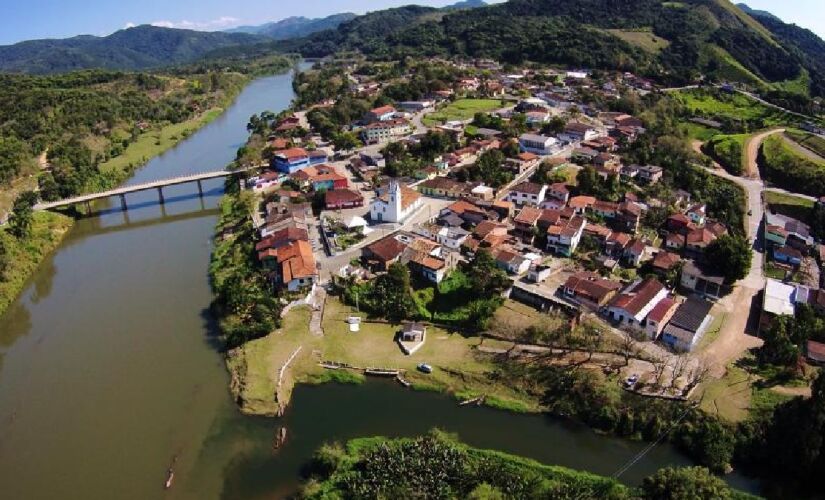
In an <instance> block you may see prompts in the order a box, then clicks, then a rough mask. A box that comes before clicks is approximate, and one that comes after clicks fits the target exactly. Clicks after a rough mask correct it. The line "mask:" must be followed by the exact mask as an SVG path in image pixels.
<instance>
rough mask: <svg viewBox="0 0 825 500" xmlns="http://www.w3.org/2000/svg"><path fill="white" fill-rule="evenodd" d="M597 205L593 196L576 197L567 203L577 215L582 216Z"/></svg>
mask: <svg viewBox="0 0 825 500" xmlns="http://www.w3.org/2000/svg"><path fill="white" fill-rule="evenodd" d="M595 204H596V198H594V197H593V196H574V197H572V198H570V200H569V201H568V202H567V206H568V207H570V208H572V209H573V210H574V211H575V212H576V213H577V214H579V215H582V214H584V213H585V212H587V211H588V210H590V209H591V208H592V207H593V205H595Z"/></svg>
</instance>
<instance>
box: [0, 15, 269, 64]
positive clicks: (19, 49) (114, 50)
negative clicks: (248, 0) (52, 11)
mask: <svg viewBox="0 0 825 500" xmlns="http://www.w3.org/2000/svg"><path fill="white" fill-rule="evenodd" d="M261 40H266V39H265V38H262V37H258V36H255V35H249V34H246V33H221V32H211V33H207V32H202V31H192V30H181V29H172V28H161V27H157V26H148V25H144V26H137V27H134V28H128V29H124V30H120V31H116V32H115V33H112V34H111V35H109V36H105V37H96V36H91V35H83V36H77V37H74V38H66V39H61V40H28V41H25V42H20V43H16V44H14V45H6V46H0V71H4V72H14V73H33V74H46V73H62V72H67V71H76V70H80V69H92V68H98V69H99V68H103V69H118V70H139V69H147V68H156V67H160V66H170V65H174V64H183V63H189V62H193V61H196V60H198V59H201V58H203V57H204V56H206V55H207V54H209V53H210V52H212V51H215V50H217V49H221V48H226V47H233V46H240V45H249V44H253V43H256V42H259V41H261Z"/></svg>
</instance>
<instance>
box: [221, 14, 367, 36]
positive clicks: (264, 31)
mask: <svg viewBox="0 0 825 500" xmlns="http://www.w3.org/2000/svg"><path fill="white" fill-rule="evenodd" d="M356 17H358V15H357V14H353V13H351V12H342V13H340V14H332V15H330V16H326V17H320V18H308V17H304V16H292V17H287V18H285V19H281V20H280V21H273V22H269V23H264V24H259V25H251V26H238V27H237V28H231V29H228V30H225V33H247V34H251V35H262V36H266V37H268V38H271V39H273V40H286V39H289V38H295V37H298V36H306V35H310V34H312V33H317V32H319V31H323V30H327V29H334V28H336V27H338V26H339V25H340V24H341V23H343V22H346V21H351V20H352V19H355V18H356Z"/></svg>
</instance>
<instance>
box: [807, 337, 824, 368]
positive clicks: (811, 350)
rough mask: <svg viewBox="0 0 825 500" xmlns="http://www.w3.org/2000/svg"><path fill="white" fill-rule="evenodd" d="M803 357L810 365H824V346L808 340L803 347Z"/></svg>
mask: <svg viewBox="0 0 825 500" xmlns="http://www.w3.org/2000/svg"><path fill="white" fill-rule="evenodd" d="M805 355H806V356H807V358H808V361H810V362H812V363H817V364H820V365H822V364H825V344H823V343H821V342H814V341H813V340H809V341H808V343H807V344H806V346H805Z"/></svg>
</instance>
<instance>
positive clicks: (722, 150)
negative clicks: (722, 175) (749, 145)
mask: <svg viewBox="0 0 825 500" xmlns="http://www.w3.org/2000/svg"><path fill="white" fill-rule="evenodd" d="M747 139H748V134H737V135H722V134H720V135H716V136H714V137H713V138H712V139H711V140H710V141H708V143H707V144H705V148H704V152H705V154H707V155H708V156H710V157H711V158H713V159H714V160H716V161H717V162H718V163H719V164H720V165H722V167H724V168H725V170H727V171H728V172H729V173H730V174H732V175H742V171H743V170H744V165H743V164H742V162H743V161H744V160H743V157H742V151H743V150H744V148H745V141H746V140H747Z"/></svg>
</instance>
